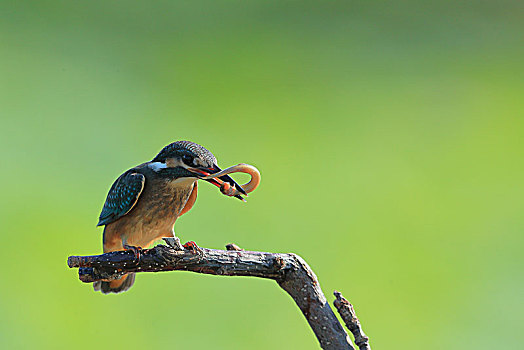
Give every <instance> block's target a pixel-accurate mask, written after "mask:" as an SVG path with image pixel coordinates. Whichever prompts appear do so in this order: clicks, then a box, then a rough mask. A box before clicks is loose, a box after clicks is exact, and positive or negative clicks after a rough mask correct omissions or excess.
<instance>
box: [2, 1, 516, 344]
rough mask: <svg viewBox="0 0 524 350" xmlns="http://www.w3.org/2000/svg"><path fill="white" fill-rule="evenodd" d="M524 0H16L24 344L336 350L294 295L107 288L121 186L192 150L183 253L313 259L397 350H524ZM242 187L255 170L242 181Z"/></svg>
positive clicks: (251, 288)
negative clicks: (87, 281)
mask: <svg viewBox="0 0 524 350" xmlns="http://www.w3.org/2000/svg"><path fill="white" fill-rule="evenodd" d="M523 23H524V16H523V11H522V2H521V1H476V2H466V1H433V2H416V1H396V2H390V1H376V2H355V1H323V2H315V1H173V0H170V1H154V2H144V1H126V2H121V1H113V2H107V1H90V2H71V1H34V2H30V1H29V2H27V1H10V0H5V1H2V2H0V36H1V40H0V50H1V55H0V118H1V124H0V150H1V151H0V152H2V153H1V156H2V163H3V167H2V172H1V173H0V176H1V180H2V184H3V186H2V197H1V200H0V225H1V226H0V228H1V231H2V237H3V244H4V246H3V250H2V252H1V254H0V266H1V267H0V268H1V269H2V270H1V275H2V279H1V281H0V285H1V287H2V288H0V312H1V314H2V317H1V318H0V348H3V349H62V348H75V349H93V348H97V349H115V348H116V349H121V348H127V349H139V348H141V347H148V348H155V347H157V346H173V347H175V348H185V347H190V348H198V349H246V348H248V349H267V348H282V349H283V348H293V349H316V348H317V346H318V345H317V342H316V339H315V338H314V336H313V334H312V332H311V331H310V329H309V327H308V326H307V324H306V322H305V320H304V318H303V317H302V315H301V314H300V312H299V310H298V309H297V307H296V306H295V305H294V303H293V302H292V300H291V299H290V298H289V297H288V296H287V295H286V294H285V293H284V292H283V291H281V290H280V289H279V288H277V286H276V285H275V284H274V283H273V282H271V281H265V280H258V279H249V278H224V277H212V276H201V275H195V274H190V273H178V272H177V273H163V274H141V275H139V276H138V277H137V283H136V284H135V286H134V287H133V288H132V289H131V290H130V291H129V292H127V293H125V294H121V295H116V296H115V295H111V296H104V295H101V294H98V293H95V292H93V290H92V288H91V286H90V285H84V284H82V283H81V282H79V281H78V279H77V276H76V271H73V270H69V269H68V268H67V266H66V258H67V256H68V255H78V254H95V253H98V252H100V251H101V229H100V228H95V224H96V222H97V217H98V214H99V211H100V209H101V207H102V204H103V201H104V199H105V196H106V194H107V190H108V189H109V187H110V185H111V183H112V182H113V180H114V179H115V178H116V177H117V176H118V175H119V174H120V173H122V172H123V171H124V170H126V169H128V168H130V167H132V166H134V165H136V164H139V163H141V162H144V161H147V160H149V159H151V158H152V157H153V156H154V155H155V154H156V152H158V151H159V150H160V149H161V148H162V147H163V146H164V145H166V144H168V143H170V142H172V141H175V140H180V139H190V140H193V141H196V142H198V143H201V144H203V145H204V146H206V147H208V148H209V149H210V150H211V151H212V152H214V154H215V155H216V156H217V158H218V159H219V161H220V164H221V165H222V166H229V165H233V164H237V163H240V162H246V163H251V164H254V165H256V166H257V167H258V168H259V169H260V170H261V172H262V175H263V179H262V184H261V187H260V188H259V189H258V190H257V191H256V192H254V193H253V194H252V195H251V196H250V198H249V201H248V203H247V204H244V203H241V202H240V201H237V200H234V199H229V198H226V197H224V196H222V195H220V194H219V192H218V191H217V189H216V188H214V187H212V186H209V185H207V184H202V185H201V186H200V187H201V188H200V191H199V192H200V193H199V200H198V201H197V204H196V206H195V208H194V209H193V210H192V211H191V212H190V213H189V214H188V215H186V216H184V217H183V218H182V219H181V220H180V221H179V222H177V225H176V232H178V235H179V236H180V237H181V238H182V240H183V241H187V240H195V241H196V242H197V243H198V244H200V245H202V246H206V247H216V248H219V247H223V246H224V245H225V244H226V243H229V242H235V243H237V244H238V245H240V246H241V247H244V248H247V249H251V250H266V251H274V252H291V251H292V252H295V253H298V254H300V255H301V256H303V257H304V258H305V259H306V261H308V262H309V263H310V265H311V266H312V267H313V269H314V270H315V272H316V273H317V275H318V276H319V278H320V282H321V285H322V287H323V289H324V291H325V292H326V294H327V296H328V299H330V300H331V301H332V300H333V297H332V295H331V292H332V291H333V289H335V288H336V289H339V290H341V291H342V292H343V293H344V295H345V296H346V297H347V298H348V299H349V300H350V301H351V302H352V303H354V305H355V307H356V310H357V313H358V315H359V317H360V319H361V321H362V323H363V325H364V330H365V331H366V333H368V335H369V336H370V337H371V341H372V346H373V348H374V349H405V348H411V349H427V350H431V349H442V348H446V349H491V348H496V347H498V346H499V345H500V344H501V342H503V343H504V346H505V347H507V348H518V347H519V345H520V346H522V343H523V342H524V338H523V335H522V332H521V327H522V322H523V318H522V314H523V313H524V308H523V304H522V291H523V287H524V283H523V279H522V267H523V258H522V256H523V254H522V247H523V245H522V243H523V238H522V237H523V235H522V231H523V229H524V220H523V219H522V213H523V209H524V205H523V201H522V198H523V195H524V184H523V181H522V180H523V175H524V174H523V170H524V165H523V164H524V162H523V154H524V153H523V151H524V143H523V136H524V135H523V132H524V113H523V112H524V99H523V93H524V73H523V72H524V70H523V69H522V68H523V66H522V63H523V60H524V39H523V38H524V31H523ZM240 180H243V179H242V178H240Z"/></svg>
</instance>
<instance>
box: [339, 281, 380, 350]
mask: <svg viewBox="0 0 524 350" xmlns="http://www.w3.org/2000/svg"><path fill="white" fill-rule="evenodd" d="M333 294H334V295H335V298H336V299H335V302H334V303H333V304H334V305H335V307H336V308H337V311H338V313H339V314H340V317H342V320H344V323H345V324H346V327H348V329H349V330H350V331H351V333H353V336H354V337H355V344H357V346H358V348H359V349H360V350H371V348H370V347H369V338H368V336H367V335H366V334H364V331H363V330H362V326H361V325H360V321H359V320H358V318H357V314H356V313H355V309H353V305H351V303H350V302H349V301H348V300H347V299H346V298H344V297H343V296H342V293H340V292H339V291H335V292H334V293H333Z"/></svg>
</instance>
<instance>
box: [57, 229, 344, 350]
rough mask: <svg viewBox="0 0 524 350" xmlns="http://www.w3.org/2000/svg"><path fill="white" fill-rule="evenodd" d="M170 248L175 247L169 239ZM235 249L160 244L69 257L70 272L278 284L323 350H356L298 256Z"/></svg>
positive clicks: (86, 276)
mask: <svg viewBox="0 0 524 350" xmlns="http://www.w3.org/2000/svg"><path fill="white" fill-rule="evenodd" d="M166 242H167V243H168V244H170V243H172V242H171V241H169V240H168V239H166ZM228 249H232V250H216V249H208V248H200V247H197V248H195V249H192V250H183V251H181V250H177V249H176V248H175V247H174V246H166V245H157V246H156V247H154V248H152V249H145V250H142V251H141V252H140V258H139V259H138V260H137V259H136V257H135V254H134V253H133V252H132V251H120V252H111V253H106V254H102V255H93V256H70V257H69V258H68V261H67V263H68V265H69V267H78V268H79V269H78V274H79V278H80V280H81V281H83V282H86V283H88V282H94V281H98V280H112V279H116V278H119V277H121V276H122V275H123V274H125V273H128V272H159V271H173V270H182V271H192V272H197V273H204V274H211V275H222V276H252V277H260V278H267V279H273V280H275V281H276V282H277V283H278V284H279V286H280V287H281V288H282V289H284V290H285V291H286V292H287V293H288V294H289V295H290V296H291V297H292V298H293V300H294V301H295V303H296V304H297V305H298V307H299V308H300V310H301V311H302V313H303V314H304V317H305V318H306V320H307V321H308V323H309V325H310V327H311V328H312V329H313V332H314V333H315V335H316V337H317V339H318V341H319V342H320V346H321V347H322V348H323V349H352V350H353V349H354V348H353V346H352V344H351V340H350V339H349V336H348V334H347V333H346V331H345V330H344V328H343V327H342V325H341V324H340V322H339V321H338V319H337V317H336V316H335V314H334V313H333V311H332V310H331V308H330V306H329V303H328V302H327V300H326V297H325V296H324V293H323V292H322V290H321V289H320V285H319V283H318V279H317V277H316V276H315V274H314V273H313V271H312V270H311V268H310V267H309V266H308V265H307V264H306V262H305V261H304V260H303V259H302V258H301V257H299V256H298V255H295V254H276V253H265V252H252V251H245V250H237V249H240V248H238V247H237V246H234V247H233V246H230V247H228Z"/></svg>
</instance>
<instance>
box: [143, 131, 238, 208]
mask: <svg viewBox="0 0 524 350" xmlns="http://www.w3.org/2000/svg"><path fill="white" fill-rule="evenodd" d="M149 167H150V168H151V169H153V170H154V171H155V172H157V173H159V174H162V175H164V176H167V177H170V178H172V179H180V178H193V179H199V178H202V177H205V176H207V175H210V174H215V173H217V172H219V171H220V170H222V169H220V168H219V167H218V165H217V160H216V158H215V156H214V155H213V153H211V152H209V151H208V150H207V149H206V148H204V147H203V146H201V145H199V144H197V143H194V142H191V141H176V142H173V143H171V144H169V145H167V146H166V147H164V148H163V149H162V150H161V151H160V152H159V153H158V154H157V155H156V157H155V158H154V159H153V160H152V161H151V162H150V163H149ZM205 181H208V182H210V183H212V184H213V185H215V186H217V187H221V186H222V184H223V183H224V182H228V183H230V184H231V186H235V187H236V188H237V189H238V191H239V192H240V193H242V194H246V193H245V191H244V189H243V188H242V187H241V186H240V185H239V184H237V183H236V182H235V180H233V179H232V178H231V177H229V176H228V175H224V176H220V177H217V178H213V179H206V180H205ZM236 197H240V196H236ZM240 199H242V197H240Z"/></svg>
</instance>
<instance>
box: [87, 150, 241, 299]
mask: <svg viewBox="0 0 524 350" xmlns="http://www.w3.org/2000/svg"><path fill="white" fill-rule="evenodd" d="M220 171H221V169H220V168H219V167H218V165H217V160H216V158H215V156H214V155H213V154H212V153H211V152H210V151H209V150H207V149H206V148H204V147H203V146H201V145H199V144H197V143H194V142H191V141H176V142H173V143H171V144H169V145H167V146H165V147H164V148H163V149H162V150H161V151H160V152H159V153H158V154H157V155H156V156H155V157H154V158H153V159H152V160H151V161H149V162H146V163H143V164H140V165H138V166H136V167H134V168H131V169H129V170H127V171H125V172H124V173H123V174H122V175H120V176H119V177H118V178H117V179H116V181H115V182H114V183H113V185H112V186H111V188H110V190H109V193H108V195H107V198H106V201H105V203H104V206H103V208H102V212H101V213H100V217H99V221H98V224H97V226H104V230H103V250H104V253H108V252H113V251H121V250H132V251H133V252H135V254H138V255H137V256H138V257H139V252H140V250H141V249H142V248H145V247H147V246H149V245H151V243H153V242H154V241H156V240H159V239H161V238H164V237H174V238H175V242H176V246H177V249H180V250H183V249H184V248H187V246H185V245H184V246H182V245H181V244H180V240H179V239H178V238H177V237H176V236H175V231H174V224H175V221H176V220H177V219H178V218H179V217H180V216H181V215H183V214H185V213H187V212H188V211H189V210H190V209H191V208H192V207H193V205H194V204H195V201H196V198H197V190H198V187H197V180H199V179H203V180H205V181H208V182H210V183H212V184H213V185H215V186H217V187H219V188H220V190H221V192H222V193H223V194H226V195H228V196H233V197H237V198H238V199H242V200H243V197H242V195H247V193H246V192H245V191H244V189H243V188H242V187H241V186H240V185H239V184H237V183H236V182H235V181H234V180H233V179H232V178H231V177H229V176H228V175H223V176H218V175H220V174H217V173H218V172H220ZM211 174H217V176H216V177H215V178H206V177H207V176H212V175H211ZM231 188H234V189H235V191H231V190H229V191H226V190H225V189H231ZM190 243H192V242H190ZM134 281H135V274H134V273H128V274H125V275H124V276H122V277H121V278H119V279H116V280H111V281H97V282H94V284H93V287H94V289H95V291H100V292H102V293H103V294H109V293H121V292H124V291H126V290H128V289H129V288H131V286H132V285H133V284H134Z"/></svg>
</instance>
